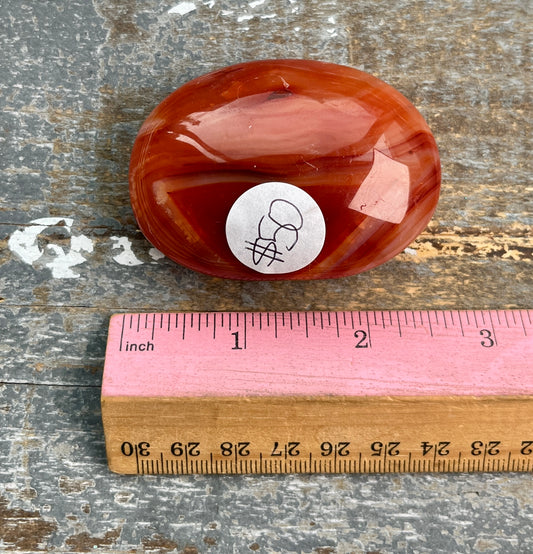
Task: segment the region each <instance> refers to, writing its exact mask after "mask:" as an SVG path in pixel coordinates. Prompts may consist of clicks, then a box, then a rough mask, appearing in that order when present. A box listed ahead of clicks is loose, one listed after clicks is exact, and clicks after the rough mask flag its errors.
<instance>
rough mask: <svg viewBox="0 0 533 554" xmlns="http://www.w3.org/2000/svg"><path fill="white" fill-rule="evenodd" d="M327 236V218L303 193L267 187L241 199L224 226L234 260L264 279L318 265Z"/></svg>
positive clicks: (283, 186) (280, 185)
mask: <svg viewBox="0 0 533 554" xmlns="http://www.w3.org/2000/svg"><path fill="white" fill-rule="evenodd" d="M325 236H326V225H325V222H324V216H323V215H322V211H321V210H320V207H319V206H318V204H317V203H316V202H315V201H314V199H313V198H312V197H311V196H310V195H309V194H307V193H306V192H305V191H304V190H302V189H300V188H298V187H295V186H294V185H289V184H287V183H278V182H271V183H263V184H261V185H257V186H255V187H253V188H251V189H249V190H247V191H246V192H245V193H244V194H242V195H241V196H240V197H239V198H238V199H237V200H236V202H235V203H234V204H233V206H232V208H231V210H230V212H229V214H228V218H227V220H226V238H227V241H228V245H229V247H230V249H231V251H232V252H233V254H234V255H235V257H236V258H237V259H238V260H239V261H240V262H242V263H243V264H244V265H246V266H248V267H250V268H251V269H254V270H255V271H258V272H259V273H265V274H280V273H291V272H293V271H298V270H299V269H302V268H303V267H305V266H307V265H309V264H310V263H311V262H312V261H313V260H315V259H316V257H317V256H318V254H320V251H321V250H322V247H323V246H324V239H325Z"/></svg>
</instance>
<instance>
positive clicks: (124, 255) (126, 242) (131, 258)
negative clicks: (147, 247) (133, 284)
mask: <svg viewBox="0 0 533 554" xmlns="http://www.w3.org/2000/svg"><path fill="white" fill-rule="evenodd" d="M111 240H112V241H113V242H114V243H115V244H113V247H112V248H113V250H115V249H118V248H122V252H121V253H120V254H117V255H116V256H113V259H114V260H115V262H117V264H120V265H126V266H129V267H131V266H135V265H142V264H143V262H142V261H141V260H139V258H137V256H135V254H134V253H133V250H132V249H131V240H130V239H129V238H128V237H111Z"/></svg>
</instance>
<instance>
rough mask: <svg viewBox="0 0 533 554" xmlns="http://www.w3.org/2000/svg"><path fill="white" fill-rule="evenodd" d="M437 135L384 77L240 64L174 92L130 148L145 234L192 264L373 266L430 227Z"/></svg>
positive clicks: (274, 270) (258, 269)
mask: <svg viewBox="0 0 533 554" xmlns="http://www.w3.org/2000/svg"><path fill="white" fill-rule="evenodd" d="M439 188H440V162H439V155H438V151H437V146H436V144H435V140H434V138H433V136H432V134H431V132H430V130H429V128H428V126H427V124H426V122H425V121H424V119H423V117H422V116H421V115H420V113H419V112H418V111H417V110H416V108H415V107H414V106H413V105H412V104H411V103H410V102H409V101H408V100H407V99H406V98H405V97H404V96H402V95H401V94H400V93H399V92H398V91H396V90H395V89H393V88H392V87H390V86H389V85H387V84H385V83H383V82H382V81H380V80H378V79H376V78H375V77H372V76H371V75H368V74H366V73H363V72H361V71H358V70H356V69H352V68H349V67H344V66H340V65H335V64H329V63H323V62H317V61H308V60H305V61H304V60H266V61H256V62H250V63H243V64H239V65H235V66H231V67H227V68H225V69H222V70H220V71H215V72H214V73H210V74H208V75H204V76H202V77H199V78H197V79H194V80H193V81H190V82H189V83H187V84H185V85H183V86H182V87H181V88H179V89H178V90H176V91H175V92H173V93H172V94H171V95H170V96H169V97H168V98H166V99H165V100H164V101H163V102H162V103H161V104H159V106H157V107H156V108H155V110H154V111H153V112H152V113H151V114H150V116H149V117H148V119H147V120H146V121H145V122H144V124H143V125H142V127H141V129H140V132H139V135H138V137H137V139H136V141H135V144H134V146H133V152H132V157H131V165H130V195H131V202H132V206H133V210H134V213H135V216H136V219H137V222H138V224H139V227H140V228H141V230H142V232H143V233H144V235H145V236H146V237H147V238H148V240H149V241H150V242H151V243H152V244H153V245H154V246H155V247H156V248H158V249H159V250H160V251H161V252H163V254H165V255H166V256H168V257H169V258H171V259H173V260H174V261H176V262H178V263H180V264H182V265H185V266H187V267H189V268H192V269H194V270H197V271H200V272H204V273H207V274H211V275H215V276H218V277H224V278H233V279H325V278H333V277H344V276H347V275H353V274H356V273H359V272H362V271H366V270H368V269H371V268H373V267H375V266H377V265H379V264H381V263H383V262H385V261H387V260H389V259H390V258H392V257H393V256H395V255H396V254H397V253H399V252H400V251H402V250H403V249H404V248H405V247H406V246H407V245H408V244H409V243H410V242H412V241H413V240H414V239H415V238H416V237H417V235H418V234H419V233H420V232H421V231H422V230H423V229H424V227H425V226H426V225H427V223H428V221H429V219H430V218H431V216H432V214H433V211H434V210H435V207H436V204H437V200H438V196H439Z"/></svg>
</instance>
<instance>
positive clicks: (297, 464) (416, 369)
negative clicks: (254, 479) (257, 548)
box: [102, 310, 533, 474]
mask: <svg viewBox="0 0 533 554" xmlns="http://www.w3.org/2000/svg"><path fill="white" fill-rule="evenodd" d="M102 414H103V422H104V430H105V437H106V448H107V455H108V460H109V466H110V468H111V470H113V471H116V472H119V473H129V474H163V473H168V474H191V473H203V474H239V473H255V474H260V473H292V472H301V473H323V472H335V473H338V472H350V473H362V472H420V471H432V472H457V471H460V472H464V471H467V472H468V471H533V310H504V311H481V310H475V311H377V312H299V313H296V312H283V313H279V312H277V313H243V312H240V313H236V312H233V313H229V312H226V313H220V312H219V313H155V314H153V313H150V314H118V315H115V316H113V317H112V319H111V322H110V327H109V339H108V345H107V352H106V362H105V369H104V378H103V385H102Z"/></svg>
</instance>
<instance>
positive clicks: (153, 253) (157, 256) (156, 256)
mask: <svg viewBox="0 0 533 554" xmlns="http://www.w3.org/2000/svg"><path fill="white" fill-rule="evenodd" d="M148 254H149V255H150V258H152V260H155V261H156V262H157V260H162V259H163V258H164V257H165V255H164V254H163V252H161V251H160V250H158V249H157V248H154V247H152V248H150V250H148Z"/></svg>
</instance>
